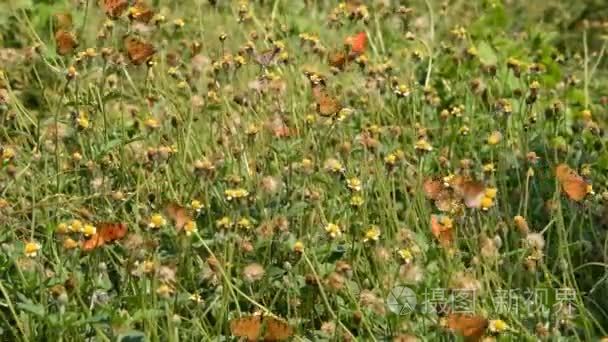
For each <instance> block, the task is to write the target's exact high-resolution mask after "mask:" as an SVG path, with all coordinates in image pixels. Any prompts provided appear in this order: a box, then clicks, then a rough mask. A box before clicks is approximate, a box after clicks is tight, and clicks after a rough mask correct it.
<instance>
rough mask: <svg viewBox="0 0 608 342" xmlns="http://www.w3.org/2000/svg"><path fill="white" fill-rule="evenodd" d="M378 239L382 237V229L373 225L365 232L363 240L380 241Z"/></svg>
mask: <svg viewBox="0 0 608 342" xmlns="http://www.w3.org/2000/svg"><path fill="white" fill-rule="evenodd" d="M378 239H380V229H378V227H376V226H371V227H369V228H368V229H367V231H366V232H365V236H364V237H363V242H368V241H378Z"/></svg>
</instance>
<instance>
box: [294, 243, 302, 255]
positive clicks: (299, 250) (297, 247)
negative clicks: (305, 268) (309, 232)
mask: <svg viewBox="0 0 608 342" xmlns="http://www.w3.org/2000/svg"><path fill="white" fill-rule="evenodd" d="M293 251H294V252H296V253H302V252H304V243H303V242H302V241H299V240H298V241H296V243H294V244H293Z"/></svg>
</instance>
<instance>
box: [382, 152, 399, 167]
mask: <svg viewBox="0 0 608 342" xmlns="http://www.w3.org/2000/svg"><path fill="white" fill-rule="evenodd" d="M384 162H385V163H386V164H388V165H391V166H393V165H395V164H396V163H397V156H396V155H395V154H394V153H391V154H389V155H387V156H386V157H384Z"/></svg>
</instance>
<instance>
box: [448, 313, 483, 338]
mask: <svg viewBox="0 0 608 342" xmlns="http://www.w3.org/2000/svg"><path fill="white" fill-rule="evenodd" d="M488 324H489V322H488V320H487V319H485V318H484V317H482V316H477V315H468V314H449V315H448V318H447V326H448V328H449V329H450V330H452V331H454V332H456V333H458V334H460V335H462V336H463V337H465V338H466V339H467V340H469V341H479V340H481V338H482V337H483V334H484V333H485V331H486V328H487V327H488Z"/></svg>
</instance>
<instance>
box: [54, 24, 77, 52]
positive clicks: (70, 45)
mask: <svg viewBox="0 0 608 342" xmlns="http://www.w3.org/2000/svg"><path fill="white" fill-rule="evenodd" d="M55 43H56V44H57V53H58V54H59V55H61V56H65V55H68V54H70V53H72V51H74V49H75V48H77V47H78V42H77V41H76V36H74V34H73V33H72V32H70V31H66V30H63V29H61V30H57V32H56V33H55Z"/></svg>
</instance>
